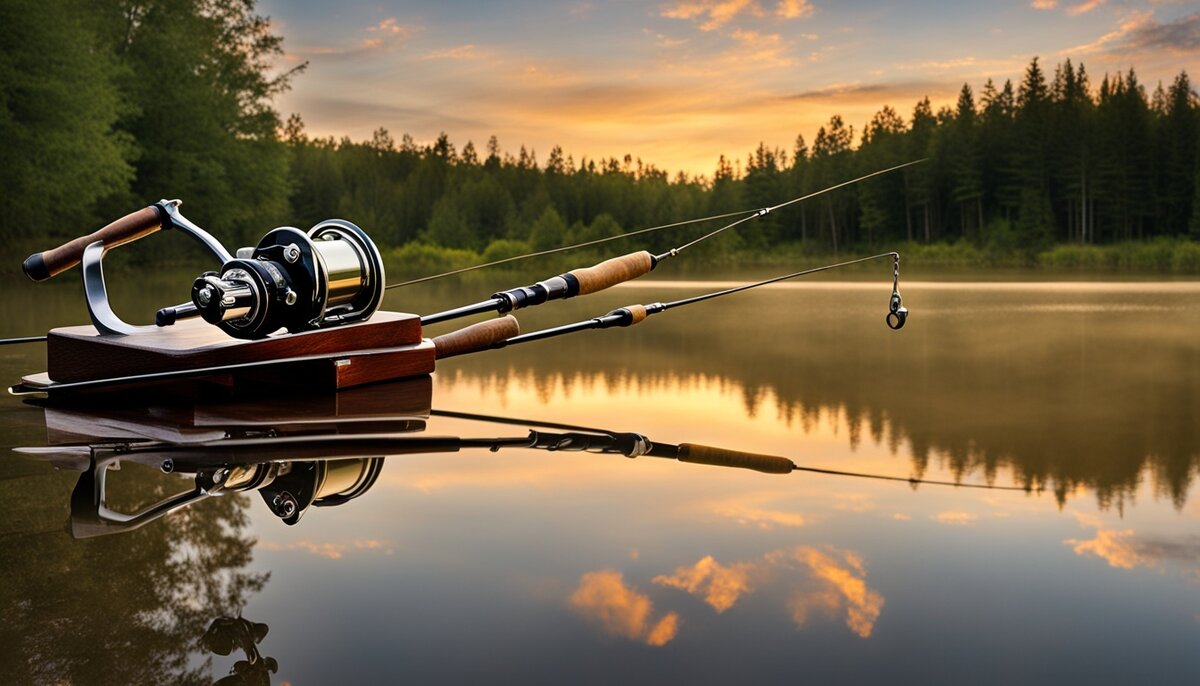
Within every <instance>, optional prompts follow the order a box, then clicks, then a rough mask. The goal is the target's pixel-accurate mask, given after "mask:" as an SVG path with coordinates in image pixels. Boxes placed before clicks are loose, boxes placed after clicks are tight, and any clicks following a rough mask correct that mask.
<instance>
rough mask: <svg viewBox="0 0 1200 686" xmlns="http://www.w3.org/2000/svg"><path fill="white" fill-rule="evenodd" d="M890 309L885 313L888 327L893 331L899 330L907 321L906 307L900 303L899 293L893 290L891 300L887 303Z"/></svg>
mask: <svg viewBox="0 0 1200 686" xmlns="http://www.w3.org/2000/svg"><path fill="white" fill-rule="evenodd" d="M889 309H890V310H891V311H890V312H888V314H887V325H888V328H890V329H892V330H893V331H899V330H900V329H903V328H904V322H906V321H908V308H907V307H904V306H903V305H901V304H900V294H899V293H897V292H895V291H893V292H892V301H891V303H890V305H889Z"/></svg>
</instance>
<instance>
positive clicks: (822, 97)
mask: <svg viewBox="0 0 1200 686" xmlns="http://www.w3.org/2000/svg"><path fill="white" fill-rule="evenodd" d="M960 87H961V84H958V83H957V82H948V81H904V82H894V83H884V82H879V83H860V82H851V83H832V84H829V85H827V86H822V87H821V88H814V89H812V90H806V91H800V92H799V93H792V94H791V95H785V96H783V98H782V99H784V100H799V101H812V102H817V101H826V102H833V103H840V104H842V105H845V104H847V103H853V104H860V103H879V104H881V105H882V104H885V103H887V102H888V101H889V100H899V99H903V100H904V101H908V100H912V101H916V100H919V99H920V98H923V97H925V96H930V97H933V96H939V95H941V96H945V95H953V94H954V93H957V92H958V89H959V88H960Z"/></svg>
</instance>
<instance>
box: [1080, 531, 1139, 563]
mask: <svg viewBox="0 0 1200 686" xmlns="http://www.w3.org/2000/svg"><path fill="white" fill-rule="evenodd" d="M1132 537H1133V529H1126V530H1124V531H1116V530H1115V529H1098V530H1097V531H1096V537H1095V538H1091V539H1088V540H1086V541H1084V540H1079V539H1076V538H1068V539H1067V540H1065V541H1063V543H1064V544H1066V545H1070V546H1074V547H1073V548H1072V550H1074V551H1075V554H1076V555H1095V556H1096V557H1098V558H1100V559H1102V560H1104V561H1105V562H1107V563H1108V565H1109V566H1110V567H1116V568H1118V569H1133V568H1134V567H1153V566H1154V559H1153V558H1151V557H1148V556H1146V555H1143V554H1141V553H1139V552H1138V551H1137V550H1136V549H1135V548H1134V546H1133V541H1132V540H1131V538H1132Z"/></svg>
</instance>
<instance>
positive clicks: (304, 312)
mask: <svg viewBox="0 0 1200 686" xmlns="http://www.w3.org/2000/svg"><path fill="white" fill-rule="evenodd" d="M383 288H384V271H383V259H382V258H381V257H380V255H379V250H377V249H376V248H375V244H374V243H372V242H371V239H370V238H368V237H367V234H366V232H364V231H363V230H362V229H360V228H358V227H357V226H355V225H354V224H351V223H350V222H347V221H343V220H341V219H330V220H328V221H325V222H322V223H320V224H317V225H316V226H315V227H313V229H312V230H311V231H309V232H308V233H304V232H302V231H300V230H299V229H294V228H291V227H282V228H278V229H275V230H273V231H271V232H270V233H268V234H267V235H266V236H264V237H263V239H262V240H261V241H259V243H258V247H256V248H253V249H251V248H243V249H241V250H239V251H238V253H237V258H236V259H233V260H229V261H228V262H226V263H225V264H223V265H222V266H221V270H220V271H216V272H205V273H203V274H201V275H200V277H199V278H197V279H196V281H195V282H194V283H193V284H192V302H191V304H190V305H191V306H190V307H189V306H188V305H184V306H181V307H176V308H167V309H165V310H160V311H159V314H158V317H157V318H156V321H157V322H158V323H159V325H160V326H165V325H168V324H170V323H172V322H173V321H174V320H176V319H178V318H179V317H181V316H194V314H199V315H200V316H201V317H203V318H204V321H206V322H208V323H210V324H215V325H217V326H218V327H220V328H221V330H222V331H224V332H225V333H227V334H229V335H230V336H234V337H236V338H262V337H263V336H266V335H267V334H270V333H271V332H273V331H277V330H279V329H281V328H286V329H287V330H288V331H291V332H293V333H295V332H298V331H307V330H309V329H317V328H323V327H327V326H333V325H337V324H345V323H348V322H354V321H360V320H363V319H367V318H369V317H370V316H371V315H372V314H374V313H375V310H377V309H379V305H380V303H382V302H383Z"/></svg>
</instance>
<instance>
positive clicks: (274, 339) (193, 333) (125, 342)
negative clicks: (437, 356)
mask: <svg viewBox="0 0 1200 686" xmlns="http://www.w3.org/2000/svg"><path fill="white" fill-rule="evenodd" d="M420 343H421V319H420V317H418V316H417V315H413V314H403V313H398V312H377V313H375V315H374V316H373V317H371V319H370V320H368V321H365V322H360V323H356V324H347V325H345V326H336V327H333V328H329V329H317V330H315V331H305V332H303V333H296V334H279V335H275V336H270V337H267V338H263V339H258V340H251V341H247V340H242V339H238V338H231V337H230V336H228V335H227V334H225V333H224V332H223V331H221V330H220V329H218V328H217V327H215V326H213V325H211V324H208V323H207V322H204V321H202V320H198V319H189V320H184V321H182V322H179V323H177V324H175V325H174V326H169V327H163V328H161V329H158V330H156V331H152V332H148V333H144V334H134V335H130V336H102V335H100V334H99V333H97V332H96V330H95V329H94V328H92V327H91V326H72V327H64V328H59V329H53V330H52V331H50V333H49V335H48V337H47V348H46V357H47V366H48V370H47V371H48V374H49V376H50V379H51V380H53V381H55V382H58V383H69V382H72V381H88V380H92V379H102V378H110V377H115V376H128V375H133V374H148V373H153V372H167V371H177V370H187V369H199V368H203V367H215V366H219V365H227V364H244V363H252V362H261V361H266V360H276V359H282V358H290V357H311V356H331V357H332V356H335V355H338V354H341V353H350V352H355V351H363V350H368V349H380V348H397V347H399V346H406V345H407V346H415V347H416V348H419V347H420V345H419V344H420ZM416 357H418V358H423V357H425V355H424V351H421V352H419V353H416ZM401 359H402V356H400V355H398V354H393V355H390V356H388V357H387V358H386V359H384V358H380V359H378V360H374V361H373V362H372V365H373V366H374V367H375V368H382V366H384V365H387V366H390V368H392V369H393V370H394V373H395V375H394V376H390V377H385V378H397V376H399V375H405V376H410V375H412V374H422V373H428V372H429V371H432V352H430V364H429V365H428V366H429V369H424V366H425V365H424V363H423V362H419V361H417V360H414V361H413V362H414V363H415V364H409V363H406V362H401ZM344 366H347V367H348V368H347V369H344V370H341V371H337V370H335V373H332V374H333V376H332V377H331V378H333V379H334V381H333V386H332V387H333V388H345V387H347V386H350V385H355V384H356V383H365V382H366V381H363V379H367V378H370V377H375V376H378V374H379V372H374V373H365V372H364V369H363V368H362V367H358V368H355V369H350V368H349V367H354V364H350V365H344ZM373 380H379V379H378V378H374V379H373Z"/></svg>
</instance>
